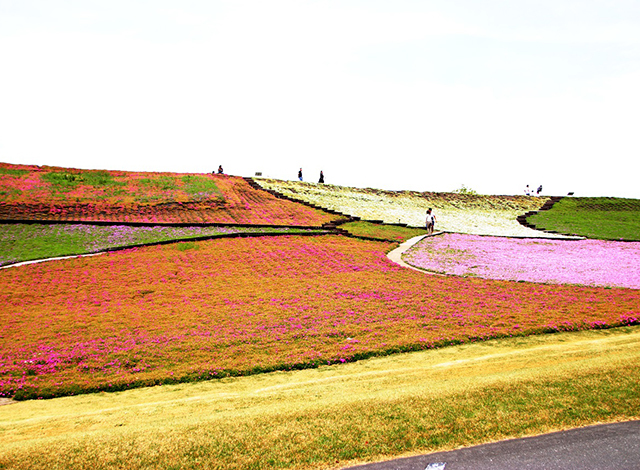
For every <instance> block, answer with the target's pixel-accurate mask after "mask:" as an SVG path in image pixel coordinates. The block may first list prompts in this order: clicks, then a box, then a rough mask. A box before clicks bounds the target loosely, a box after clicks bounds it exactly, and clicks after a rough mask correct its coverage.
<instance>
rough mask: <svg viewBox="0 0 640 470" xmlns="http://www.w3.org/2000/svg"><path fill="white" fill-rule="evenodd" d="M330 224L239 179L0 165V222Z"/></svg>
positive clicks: (316, 213)
mask: <svg viewBox="0 0 640 470" xmlns="http://www.w3.org/2000/svg"><path fill="white" fill-rule="evenodd" d="M335 218H336V216H335V215H332V214H328V213H326V212H324V211H322V210H318V209H315V208H312V207H307V206H304V205H301V204H296V203H292V202H290V201H286V200H283V199H279V198H277V197H276V196H274V195H272V194H269V193H268V192H266V191H262V190H260V189H256V188H254V187H252V186H251V185H250V184H249V182H247V181H246V180H245V179H244V178H241V177H237V176H228V175H211V174H182V173H154V172H126V171H106V170H77V169H70V168H57V167H35V166H25V165H10V164H6V163H0V222H1V221H3V220H6V221H8V220H12V221H56V222H61V221H82V222H104V223H144V224H183V225H194V224H227V225H296V226H321V225H323V224H325V223H329V222H331V221H332V220H334V219H335Z"/></svg>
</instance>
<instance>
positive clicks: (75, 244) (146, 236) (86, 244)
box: [0, 224, 308, 266]
mask: <svg viewBox="0 0 640 470" xmlns="http://www.w3.org/2000/svg"><path fill="white" fill-rule="evenodd" d="M307 231H308V230H304V229H294V228H291V229H288V228H269V227H256V228H250V227H249V228H246V227H242V228H241V227H238V228H235V227H233V228H231V227H130V226H124V225H117V226H100V225H86V224H61V225H44V224H0V266H3V265H7V264H13V263H19V262H22V261H31V260H36V259H45V258H56V257H59V256H72V255H80V254H86V253H96V252H99V251H105V250H109V249H113V248H120V247H125V246H133V245H141V244H147V243H159V242H165V241H169V240H188V239H191V238H198V237H206V236H216V235H226V234H230V233H245V232H251V233H255V232H258V233H265V234H276V233H291V234H295V233H305V232H307ZM184 249H187V248H184Z"/></svg>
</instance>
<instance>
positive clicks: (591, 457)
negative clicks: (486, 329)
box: [350, 421, 640, 470]
mask: <svg viewBox="0 0 640 470" xmlns="http://www.w3.org/2000/svg"><path fill="white" fill-rule="evenodd" d="M350 468H351V469H353V470H356V469H358V470H513V469H518V470H584V469H589V470H637V469H640V421H628V422H624V423H613V424H601V425H596V426H588V427H585V428H578V429H571V430H569V431H560V432H554V433H550V434H543V435H541V436H534V437H525V438H522V439H511V440H507V441H501V442H494V443H491V444H483V445H479V446H474V447H467V448H463V449H458V450H453V451H449V452H438V453H435V454H426V455H420V456H416V457H408V458H403V459H397V460H390V461H387V462H379V463H372V464H366V465H359V466H357V467H350Z"/></svg>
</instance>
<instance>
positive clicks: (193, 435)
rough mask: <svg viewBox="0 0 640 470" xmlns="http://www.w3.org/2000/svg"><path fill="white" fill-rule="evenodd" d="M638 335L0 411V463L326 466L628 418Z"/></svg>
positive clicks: (498, 346)
mask: <svg viewBox="0 0 640 470" xmlns="http://www.w3.org/2000/svg"><path fill="white" fill-rule="evenodd" d="M639 359H640V327H631V328H620V329H616V330H600V331H583V332H578V333H564V334H555V335H546V336H537V337H527V338H514V339H508V340H496V341H489V342H485V343H477V344H468V345H462V346H456V347H449V348H444V349H439V350H430V351H423V352H417V353H411V354H403V355H397V356H389V357H383V358H375V359H370V360H366V361H361V362H357V363H352V364H344V365H339V366H331V367H321V368H319V369H310V370H303V371H295V372H278V373H272V374H263V375H257V376H251V377H242V378H235V379H223V380H219V381H211V382H200V383H194V384H181V385H172V386H162V387H153V388H147V389H138V390H131V391H126V392H118V393H112V394H106V393H102V394H95V395H83V396H78V397H67V398H59V399H53V400H40V401H28V402H19V403H16V404H12V405H7V406H2V407H0V442H1V443H2V444H1V445H0V468H6V469H13V468H20V469H22V468H34V469H35V468H49V469H55V468H65V469H68V468H73V469H75V468H78V469H85V468H86V469H91V470H96V469H101V468H122V469H124V468H127V469H142V468H162V469H170V468H194V469H195V468H220V469H236V468H237V469H240V468H255V469H258V468H296V469H320V468H339V467H341V466H345V465H347V464H354V463H356V462H364V461H372V460H381V459H386V458H392V457H394V456H399V455H410V454H415V453H422V452H428V451H435V450H445V449H451V448H455V447H458V446H462V445H471V444H475V443H480V442H488V441H493V440H498V439H502V438H507V437H515V436H522V435H530V434H536V433H541V432H546V431H551V430H558V429H565V428H570V427H575V426H581V425H587V424H592V423H596V422H612V421H620V420H627V419H632V418H638V417H640V385H639V384H640V370H639V368H638V367H637V366H636V364H637V363H638V360H639Z"/></svg>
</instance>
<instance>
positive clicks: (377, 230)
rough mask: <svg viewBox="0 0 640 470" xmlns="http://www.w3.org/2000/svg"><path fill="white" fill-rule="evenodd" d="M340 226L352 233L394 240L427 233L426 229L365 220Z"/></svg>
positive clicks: (400, 240)
mask: <svg viewBox="0 0 640 470" xmlns="http://www.w3.org/2000/svg"><path fill="white" fill-rule="evenodd" d="M340 228H341V229H344V230H346V231H348V232H349V233H350V234H352V235H356V236H360V237H368V238H377V239H380V240H389V241H396V242H404V241H407V240H408V239H410V238H413V237H415V236H417V235H424V234H426V233H427V231H426V230H424V229H420V228H410V227H398V226H395V225H382V224H373V223H371V222H365V221H357V222H347V223H346V224H342V225H340Z"/></svg>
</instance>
